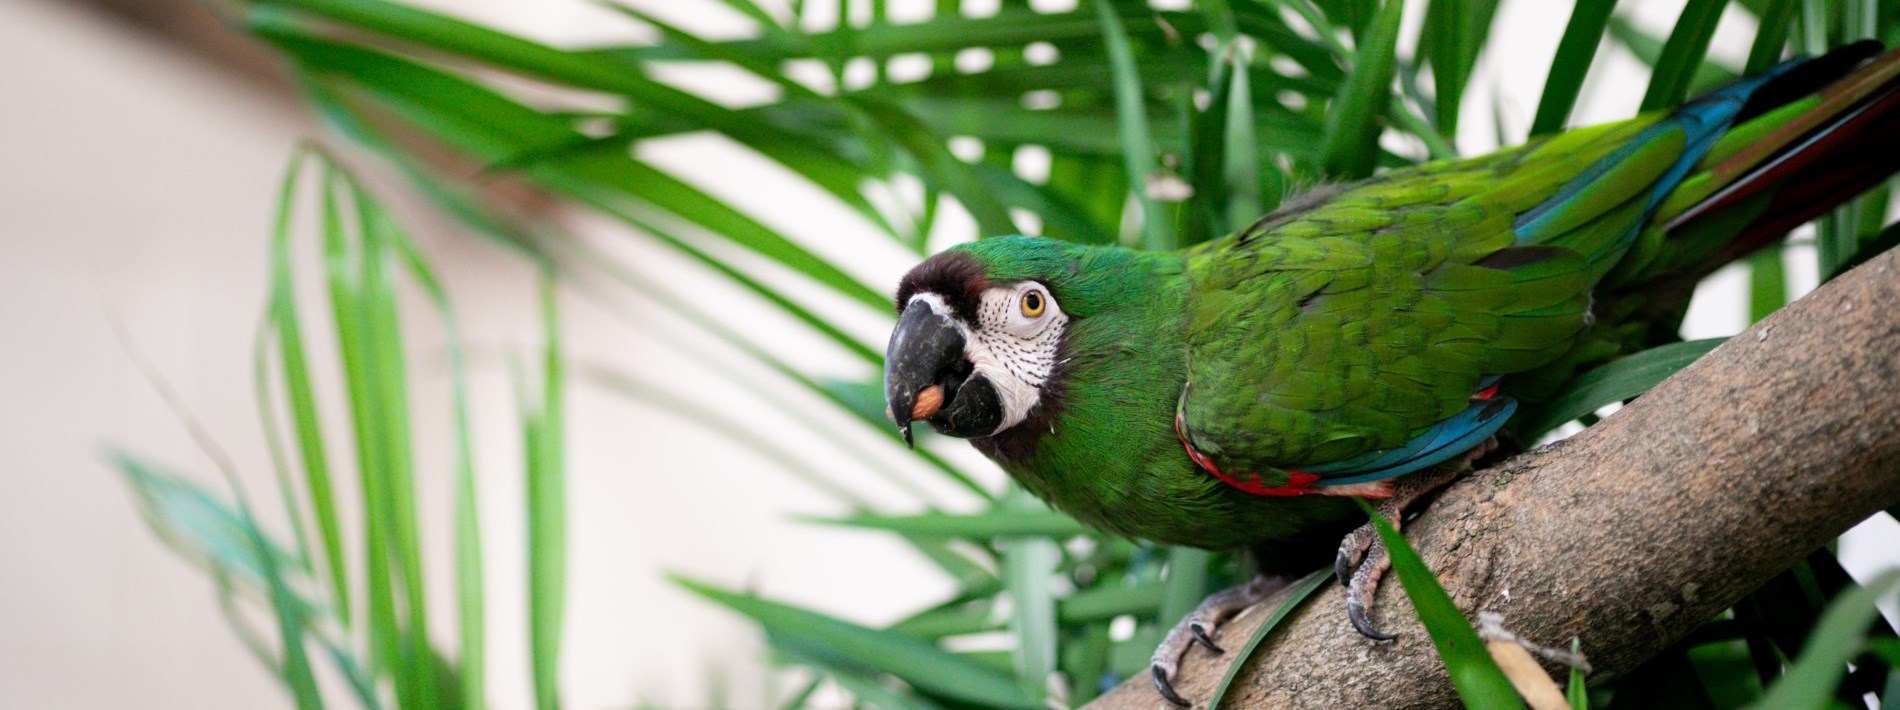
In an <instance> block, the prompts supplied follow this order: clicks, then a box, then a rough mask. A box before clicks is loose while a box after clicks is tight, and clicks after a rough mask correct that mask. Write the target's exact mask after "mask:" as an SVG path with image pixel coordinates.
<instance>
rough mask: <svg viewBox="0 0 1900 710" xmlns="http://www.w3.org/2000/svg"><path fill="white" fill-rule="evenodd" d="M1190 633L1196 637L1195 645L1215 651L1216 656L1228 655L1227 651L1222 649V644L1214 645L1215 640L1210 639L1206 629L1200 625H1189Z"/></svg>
mask: <svg viewBox="0 0 1900 710" xmlns="http://www.w3.org/2000/svg"><path fill="white" fill-rule="evenodd" d="M1188 633H1190V634H1193V635H1194V641H1195V643H1198V644H1200V645H1202V646H1206V647H1207V650H1209V651H1213V652H1214V653H1216V654H1224V653H1227V649H1224V648H1221V647H1220V644H1217V643H1214V639H1212V638H1208V636H1207V629H1206V627H1203V626H1201V625H1200V624H1189V625H1188Z"/></svg>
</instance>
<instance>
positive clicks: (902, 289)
mask: <svg viewBox="0 0 1900 710" xmlns="http://www.w3.org/2000/svg"><path fill="white" fill-rule="evenodd" d="M1083 249H1086V248H1084V247H1077V246H1075V245H1072V244H1066V243H1063V242H1058V241H1055V240H1052V239H1045V238H1040V237H1005V238H1001V239H991V240H985V241H981V242H976V243H972V244H964V245H961V246H958V247H955V248H953V249H951V250H949V251H946V252H943V253H941V254H938V255H936V256H933V257H931V258H929V259H927V260H925V261H924V262H923V263H921V264H918V265H917V266H916V268H913V269H911V271H910V273H908V274H906V275H905V276H904V278H903V280H902V281H901V282H900V283H899V285H898V288H897V303H896V305H897V327H896V329H895V330H893V331H892V332H891V341H890V345H889V346H888V347H887V348H886V350H885V354H884V395H885V399H886V401H888V402H889V403H890V411H889V414H890V417H891V420H892V421H894V422H896V423H897V428H898V431H899V432H901V433H902V434H903V435H904V440H905V441H906V442H909V441H910V440H911V430H910V427H911V424H912V423H913V422H914V421H927V422H929V423H930V426H931V428H932V429H934V430H936V431H937V432H939V433H942V434H947V435H949V436H955V437H960V438H966V439H980V438H984V437H989V436H993V435H995V434H997V433H1000V432H1002V431H1004V430H1007V429H1009V428H1010V427H1014V426H1016V425H1018V424H1021V423H1022V422H1023V421H1024V420H1026V419H1028V418H1029V417H1030V416H1031V414H1032V413H1033V412H1035V411H1036V410H1037V408H1038V407H1039V406H1041V405H1043V404H1044V399H1045V397H1046V396H1047V395H1048V393H1049V391H1050V388H1051V386H1052V383H1053V382H1054V380H1055V379H1056V378H1058V377H1060V372H1059V370H1060V367H1061V365H1062V364H1063V362H1064V359H1065V358H1064V356H1063V352H1064V341H1063V333H1064V332H1065V331H1066V330H1067V329H1068V328H1069V326H1070V324H1071V322H1072V318H1073V317H1074V314H1073V313H1072V312H1069V311H1065V310H1063V297H1064V295H1065V294H1064V291H1065V285H1067V284H1066V283H1065V282H1066V281H1067V279H1068V278H1070V277H1072V276H1073V275H1074V274H1076V273H1077V272H1078V270H1079V267H1080V259H1081V253H1082V252H1081V250H1083Z"/></svg>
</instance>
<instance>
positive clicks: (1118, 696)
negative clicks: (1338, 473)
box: [1093, 250, 1900, 710]
mask: <svg viewBox="0 0 1900 710" xmlns="http://www.w3.org/2000/svg"><path fill="white" fill-rule="evenodd" d="M1897 351H1900V250H1893V251H1889V252H1888V253H1886V254H1882V255H1880V256H1878V257H1875V258H1874V259H1872V260H1871V261H1869V262H1868V263H1866V264H1864V265H1862V266H1861V267H1860V268H1857V269H1855V270H1853V271H1851V272H1849V273H1847V274H1845V275H1843V276H1841V277H1839V278H1837V279H1835V280H1833V281H1831V282H1829V283H1827V284H1825V285H1823V286H1822V287H1821V288H1820V289H1819V290H1817V291H1815V292H1814V293H1812V294H1810V295H1808V296H1807V297H1805V298H1802V299H1800V300H1799V301H1797V302H1795V303H1794V304H1792V305H1790V306H1788V307H1787V308H1784V309H1782V310H1781V311H1780V312H1777V313H1775V314H1774V315H1772V316H1770V317H1769V318H1767V319H1766V320H1763V321H1762V322H1761V323H1758V324H1756V325H1755V327H1753V328H1750V329H1748V330H1747V331H1746V332H1744V333H1742V334H1741V335H1738V336H1736V337H1735V338H1732V339H1730V340H1729V342H1727V343H1724V344H1723V345H1722V346H1721V347H1719V348H1716V349H1715V350H1714V351H1713V352H1711V353H1709V354H1708V355H1707V356H1705V357H1703V358H1702V359H1701V360H1699V361H1697V362H1696V363H1695V364H1694V365H1692V366H1690V367H1688V368H1687V369H1684V370H1683V371H1682V372H1680V373H1677V374H1676V375H1675V376H1674V377H1671V378H1669V379H1668V380H1667V381H1665V382H1663V383H1662V384H1661V385H1658V386H1657V387H1656V388H1655V389H1654V390H1651V391H1650V392H1649V394H1646V395H1644V396H1643V397H1642V398H1640V399H1638V400H1637V401H1635V402H1634V403H1632V404H1630V405H1629V406H1628V407H1625V408H1623V409H1622V410H1621V411H1619V412H1617V413H1616V414H1615V415H1613V416H1610V417H1608V418H1606V419H1605V420H1604V421H1603V422H1602V423H1600V424H1598V425H1597V426H1594V427H1591V428H1590V429H1589V430H1587V431H1585V432H1583V433H1581V434H1578V435H1577V436H1575V437H1572V438H1570V439H1569V440H1566V441H1563V442H1559V443H1557V444H1554V445H1552V446H1548V447H1545V448H1542V449H1538V450H1536V451H1532V452H1529V453H1526V454H1524V455H1521V456H1518V457H1515V458H1512V459H1510V460H1508V461H1505V462H1503V463H1501V464H1499V465H1498V466H1495V467H1492V468H1490V469H1486V470H1484V471H1481V472H1479V473H1477V474H1475V475H1473V476H1471V477H1469V478H1467V479H1465V480H1463V481H1461V482H1459V483H1458V484H1457V485H1455V486H1453V487H1452V488H1450V489H1448V490H1447V491H1445V493H1444V494H1443V495H1442V496H1440V497H1439V499H1438V500H1437V501H1436V502H1434V503H1433V504H1432V505H1431V507H1430V509H1429V510H1428V511H1427V512H1426V513H1425V514H1424V515H1422V516H1420V517H1419V518H1418V519H1417V520H1416V521H1413V522H1412V523H1410V524H1408V525H1407V528H1406V536H1407V537H1408V538H1409V539H1410V540H1411V542H1412V544H1413V546H1415V547H1417V548H1418V550H1419V552H1420V553H1421V554H1422V555H1423V556H1424V558H1425V561H1426V563H1427V564H1429V565H1431V567H1432V569H1433V571H1435V572H1436V573H1437V574H1438V578H1439V581H1440V582H1442V583H1443V584H1444V586H1445V588H1446V590H1447V591H1448V592H1450V593H1451V596H1452V599H1453V600H1455V601H1456V602H1457V603H1458V605H1459V607H1460V608H1463V609H1465V610H1466V611H1467V612H1468V613H1470V614H1471V615H1472V616H1473V617H1475V616H1476V614H1477V612H1479V611H1494V612H1497V613H1499V614H1502V615H1503V616H1504V619H1505V623H1506V625H1507V626H1508V627H1509V628H1510V629H1511V630H1512V631H1515V632H1517V633H1518V634H1519V635H1521V636H1523V637H1524V638H1526V639H1528V640H1531V641H1536V642H1539V643H1543V644H1546V645H1551V646H1567V645H1568V643H1569V640H1570V639H1571V638H1572V637H1573V636H1574V637H1578V638H1580V639H1581V640H1582V644H1583V651H1584V653H1586V654H1587V655H1588V656H1589V657H1590V661H1591V664H1592V665H1593V666H1595V668H1596V674H1595V675H1593V676H1592V681H1593V682H1594V681H1600V680H1605V679H1608V678H1613V677H1616V676H1618V675H1620V674H1623V673H1626V672H1628V671H1629V670H1630V669H1632V668H1634V667H1636V666H1637V665H1638V664H1640V663H1641V662H1642V661H1644V660H1646V659H1648V658H1650V657H1651V656H1654V655H1655V654H1657V653H1658V652H1660V651H1662V650H1663V649H1664V648H1666V647H1667V646H1668V645H1669V644H1671V643H1673V642H1675V641H1677V640H1679V639H1680V638H1682V636H1683V635H1684V634H1686V633H1688V632H1689V631H1690V630H1692V629H1694V628H1695V627H1697V626H1699V625H1701V624H1702V623H1704V622H1706V621H1708V620H1709V619H1711V618H1713V617H1714V616H1715V614H1717V613H1719V612H1720V611H1722V610H1723V609H1724V608H1727V607H1728V606H1730V605H1732V604H1734V603H1735V602H1736V601H1737V600H1739V599H1741V598H1742V597H1743V596H1744V595H1745V594H1747V593H1748V592H1750V591H1752V590H1754V589H1755V588H1756V587H1758V586H1760V585H1761V584H1763V583H1764V582H1766V581H1767V580H1768V579H1770V578H1771V577H1773V576H1774V575H1776V574H1778V573H1780V572H1781V571H1783V570H1786V569H1787V568H1788V567H1790V566H1792V565H1794V564H1795V563H1796V562H1797V561H1799V560H1800V559H1801V558H1802V557H1804V556H1805V555H1807V554H1808V553H1809V552H1812V551H1813V550H1815V549H1817V548H1819V547H1821V546H1822V545H1824V544H1826V543H1827V542H1828V541H1830V540H1833V539H1834V538H1835V537H1837V536H1839V535H1840V534H1841V533H1842V532H1844V531H1846V530H1847V529H1848V528H1849V527H1852V526H1853V525H1854V524H1855V523H1857V522H1859V521H1861V520H1863V519H1865V518H1867V517H1868V516H1870V515H1873V514H1874V513H1876V512H1879V511H1880V510H1881V509H1882V508H1885V507H1888V506H1891V505H1893V504H1894V503H1895V502H1896V501H1900V352H1897ZM1278 603H1279V600H1278V599H1271V600H1268V601H1267V602H1265V603H1264V604H1263V605H1262V606H1261V607H1260V608H1256V609H1254V610H1251V611H1250V612H1249V613H1247V614H1246V615H1244V616H1242V617H1241V618H1240V619H1238V620H1236V621H1235V622H1233V623H1231V624H1229V625H1228V626H1227V627H1225V628H1223V629H1221V637H1222V641H1223V642H1224V645H1226V646H1227V647H1228V648H1236V647H1238V646H1240V641H1239V640H1240V639H1245V638H1246V637H1247V636H1248V635H1249V634H1251V633H1253V630H1254V628H1255V627H1256V626H1258V625H1259V623H1260V619H1261V618H1262V617H1264V616H1265V614H1264V613H1263V612H1262V609H1270V608H1272V607H1273V605H1276V604H1278ZM1374 618H1375V619H1376V620H1377V621H1378V623H1379V624H1380V625H1381V626H1382V627H1385V628H1386V629H1387V630H1390V631H1395V632H1397V633H1398V634H1399V639H1398V640H1397V641H1392V642H1386V643H1373V642H1371V641H1368V640H1366V639H1365V638H1362V637H1360V636H1359V635H1358V634H1356V633H1353V631H1352V628H1351V627H1350V626H1348V625H1347V623H1346V614H1345V609H1344V606H1343V604H1342V602H1341V599H1340V595H1339V590H1338V588H1337V587H1329V588H1328V589H1327V590H1326V591H1324V592H1322V593H1320V594H1318V595H1316V596H1315V598H1314V599H1313V600H1310V601H1309V602H1308V603H1307V604H1306V605H1305V606H1304V607H1302V608H1301V609H1299V610H1298V611H1296V612H1295V613H1294V614H1293V615H1292V616H1290V617H1288V618H1287V620H1286V621H1285V622H1283V624H1282V626H1281V627H1280V628H1279V629H1276V630H1275V632H1274V637H1273V638H1272V639H1270V640H1269V641H1268V642H1267V643H1266V644H1265V645H1263V646H1262V648H1261V650H1260V652H1259V653H1257V654H1256V655H1255V657H1254V658H1253V659H1252V661H1251V662H1250V663H1249V664H1248V667H1247V668H1246V669H1244V670H1243V672H1242V673H1241V674H1240V676H1239V678H1238V679H1237V682H1236V686H1235V688H1233V690H1232V691H1230V693H1231V694H1230V696H1229V697H1230V698H1231V704H1230V705H1229V707H1271V708H1339V707H1353V706H1361V707H1379V708H1397V707H1442V706H1453V705H1456V703H1457V698H1456V696H1455V695H1454V694H1453V692H1452V688H1451V683H1450V681H1449V680H1448V679H1447V677H1446V675H1445V670H1444V666H1443V665H1442V664H1441V662H1440V661H1439V660H1438V657H1437V656H1436V654H1435V653H1434V652H1433V650H1432V646H1431V642H1430V639H1429V638H1427V637H1426V635H1425V630H1424V628H1423V627H1421V626H1419V624H1418V620H1417V617H1416V615H1415V614H1414V612H1413V610H1412V607H1411V604H1410V603H1408V602H1407V601H1406V600H1405V595H1404V593H1403V591H1402V590H1401V589H1399V585H1398V584H1397V583H1396V582H1388V583H1387V584H1385V585H1384V588H1383V589H1382V590H1381V591H1380V594H1379V597H1378V605H1377V611H1376V612H1375V615H1374ZM1227 663H1228V661H1227V660H1226V659H1223V658H1220V657H1217V656H1213V655H1210V654H1209V653H1208V652H1207V651H1205V650H1202V649H1200V648H1195V649H1193V650H1191V651H1189V652H1188V656H1187V659H1186V661H1185V662H1184V663H1183V673H1182V675H1183V677H1182V680H1181V682H1180V683H1179V684H1178V687H1180V688H1181V689H1182V691H1183V692H1184V694H1185V695H1186V696H1187V697H1189V698H1195V699H1202V700H1204V699H1205V698H1207V697H1208V695H1209V694H1210V693H1211V692H1212V688H1213V685H1214V683H1215V682H1217V680H1218V678H1219V677H1220V675H1221V673H1222V672H1224V671H1225V670H1226V667H1227ZM1224 704H1227V703H1224ZM1162 705H1163V701H1161V699H1160V698H1159V696H1157V695H1156V694H1155V692H1154V689H1153V688H1151V687H1149V683H1148V679H1147V674H1145V673H1143V674H1140V675H1139V677H1136V678H1133V679H1130V680H1129V681H1128V682H1127V683H1123V684H1122V686H1121V687H1119V688H1117V689H1115V690H1114V691H1113V692H1111V693H1109V694H1108V695H1106V696H1104V697H1103V698H1101V699H1099V700H1097V701H1096V702H1095V703H1094V704H1093V707H1096V708H1101V709H1103V710H1119V709H1121V708H1141V709H1143V710H1153V709H1155V708H1159V707H1162Z"/></svg>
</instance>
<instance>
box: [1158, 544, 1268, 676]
mask: <svg viewBox="0 0 1900 710" xmlns="http://www.w3.org/2000/svg"><path fill="white" fill-rule="evenodd" d="M1286 583H1287V580H1286V578H1284V577H1269V576H1265V575H1261V576H1256V577H1254V578H1253V579H1251V580H1248V582H1247V583H1246V584H1242V585H1240V586H1237V587H1232V588H1229V589H1223V590H1221V591H1218V592H1215V593H1213V594H1210V595H1208V596H1207V598H1206V599H1202V600H1201V603H1200V605H1199V606H1196V607H1194V611H1191V612H1188V615H1187V617H1186V618H1183V619H1181V623H1179V624H1175V625H1174V628H1173V629H1170V630H1168V635H1167V636H1164V637H1162V639H1161V645H1160V646H1158V647H1156V648H1155V655H1154V658H1153V660H1152V661H1151V665H1150V667H1149V673H1150V675H1152V676H1153V677H1154V684H1155V691H1156V692H1158V693H1160V694H1161V697H1163V698H1166V699H1167V700H1168V702H1171V703H1174V704H1175V705H1178V706H1181V707H1188V706H1189V705H1191V704H1192V703H1189V702H1188V700H1187V698H1184V697H1181V694H1180V693H1179V692H1177V691H1176V690H1175V689H1174V681H1175V679H1176V677H1177V675H1178V673H1179V671H1180V668H1181V660H1182V658H1183V657H1184V656H1186V655H1187V651H1188V648H1189V647H1190V646H1193V645H1195V644H1200V645H1201V646H1203V647H1205V648H1206V649H1207V650H1209V651H1211V652H1213V653H1215V654H1222V653H1226V652H1227V650H1226V649H1223V648H1221V647H1220V644H1217V643H1215V642H1214V635H1215V634H1216V633H1218V632H1219V630H1220V626H1221V624H1223V623H1226V622H1227V621H1228V620H1229V619H1232V618H1234V615H1236V614H1239V613H1240V612H1241V611H1242V610H1245V609H1246V608H1247V607H1250V606H1253V605H1254V604H1257V603H1259V602H1260V601H1261V600H1263V599H1266V598H1267V597H1269V596H1272V595H1273V593H1274V592H1276V591H1279V589H1280V588H1281V587H1284V586H1286Z"/></svg>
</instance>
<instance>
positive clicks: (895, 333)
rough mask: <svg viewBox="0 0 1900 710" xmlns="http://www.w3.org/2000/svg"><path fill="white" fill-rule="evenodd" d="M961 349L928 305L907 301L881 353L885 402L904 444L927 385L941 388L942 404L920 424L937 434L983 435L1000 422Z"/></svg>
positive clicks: (955, 334) (992, 398) (991, 393)
mask: <svg viewBox="0 0 1900 710" xmlns="http://www.w3.org/2000/svg"><path fill="white" fill-rule="evenodd" d="M963 347H964V337H963V331H962V330H961V329H959V328H958V327H957V324H956V323H955V322H954V321H952V320H950V318H949V316H945V315H943V314H941V313H938V312H937V311H936V309H934V308H932V307H931V305H930V304H929V303H926V302H924V301H912V302H911V304H910V305H908V306H905V307H904V312H903V314H902V315H899V316H898V318H897V328H896V329H895V330H892V331H891V342H890V345H889V346H888V347H886V348H885V351H884V399H885V401H886V402H888V403H889V404H890V410H889V414H890V417H891V421H893V422H896V423H897V431H898V433H900V434H903V436H904V443H905V444H911V445H914V444H913V442H912V438H911V429H910V426H911V423H912V422H911V410H912V409H913V408H914V407H915V406H916V404H917V393H918V392H921V391H922V390H923V389H924V388H926V387H929V386H931V385H936V386H937V387H939V388H941V389H942V394H943V405H942V406H941V407H940V408H939V409H938V410H937V411H936V412H935V413H934V414H933V415H931V416H930V417H927V418H926V419H925V421H928V422H930V425H931V428H932V429H935V430H937V432H938V433H941V434H947V435H950V436H958V437H965V438H968V437H977V436H988V435H989V434H991V433H992V432H994V431H995V430H996V427H997V426H998V425H1000V424H1001V423H1002V421H1003V407H1002V401H1001V399H1000V398H999V397H998V396H997V392H996V388H995V387H994V386H993V385H991V384H990V382H989V379H988V378H986V377H984V376H982V375H977V374H973V373H974V372H975V369H974V366H972V365H971V364H970V361H969V360H967V359H965V358H964V357H963Z"/></svg>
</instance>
